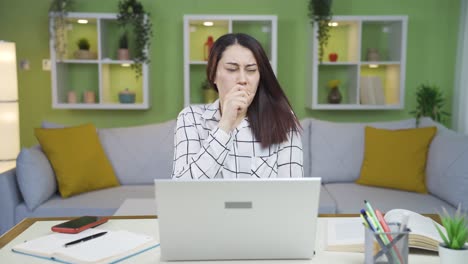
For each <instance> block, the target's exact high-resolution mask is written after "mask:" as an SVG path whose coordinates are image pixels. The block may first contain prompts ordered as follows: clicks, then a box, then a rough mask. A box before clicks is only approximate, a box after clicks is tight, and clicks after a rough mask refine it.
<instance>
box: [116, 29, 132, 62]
mask: <svg viewBox="0 0 468 264" xmlns="http://www.w3.org/2000/svg"><path fill="white" fill-rule="evenodd" d="M117 57H118V59H119V60H128V59H129V58H130V55H129V52H128V34H127V32H126V31H125V32H124V33H122V35H121V36H120V39H119V50H118V54H117Z"/></svg>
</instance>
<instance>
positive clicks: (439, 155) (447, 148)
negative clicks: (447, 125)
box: [426, 133, 468, 210]
mask: <svg viewBox="0 0 468 264" xmlns="http://www.w3.org/2000/svg"><path fill="white" fill-rule="evenodd" d="M467 163H468V137H467V136H463V135H451V134H447V133H446V134H440V135H437V136H436V137H435V138H434V139H433V140H432V143H431V146H430V147H429V155H428V161H427V166H426V185H427V189H428V190H429V192H430V193H432V194H434V195H436V196H437V197H439V198H441V199H443V200H445V201H447V202H449V203H451V204H453V205H457V204H458V203H461V205H462V208H464V209H465V210H468V194H467V191H468V190H467V186H468V165H467Z"/></svg>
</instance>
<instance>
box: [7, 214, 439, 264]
mask: <svg viewBox="0 0 468 264" xmlns="http://www.w3.org/2000/svg"><path fill="white" fill-rule="evenodd" d="M326 219H327V218H319V221H318V226H317V238H316V239H317V246H316V256H315V257H314V258H313V259H311V260H263V261H258V260H252V261H229V262H224V261H197V262H177V263H197V264H220V263H223V264H225V263H226V264H238V263H239V264H252V263H262V264H270V263H271V264H286V263H288V264H306V263H307V264H316V263H324V264H325V263H333V264H340V263H351V264H354V263H355V264H358V263H359V264H362V263H364V254H363V253H348V252H329V251H324V250H323V249H324V245H325V239H324V237H325V232H326V221H327V220H326ZM60 222H63V221H38V222H35V223H34V224H33V225H32V226H31V227H29V228H28V229H26V230H25V231H24V232H22V233H21V234H19V235H18V236H17V237H16V238H15V239H13V240H12V241H11V242H10V243H8V244H7V245H6V246H4V247H3V248H2V249H0V263H8V264H10V263H11V264H15V263H28V264H29V263H30V264H37V263H44V264H51V263H54V262H51V261H49V260H43V259H39V258H35V257H30V256H24V255H21V254H17V253H13V252H11V247H12V245H15V244H18V243H21V242H22V241H25V240H28V239H32V238H36V237H39V236H43V235H46V234H49V233H50V231H49V230H50V227H51V226H52V225H55V224H58V223H60ZM101 228H106V229H111V230H115V229H125V230H129V231H133V232H138V233H145V234H149V235H153V236H155V237H157V236H158V235H157V234H158V225H157V220H156V219H111V220H109V222H108V223H106V224H105V225H102V226H101ZM408 261H409V263H411V264H418V263H421V264H432V263H434V264H435V263H439V257H438V256H436V255H416V254H410V256H409V259H408ZM121 263H138V264H139V263H142V264H145V263H148V264H149V263H152V264H154V263H172V264H174V263H176V262H162V261H160V250H159V248H156V249H151V250H149V251H146V252H144V253H142V254H139V255H136V256H134V257H132V258H129V259H127V260H125V261H122V262H121Z"/></svg>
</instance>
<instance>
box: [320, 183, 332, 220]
mask: <svg viewBox="0 0 468 264" xmlns="http://www.w3.org/2000/svg"><path fill="white" fill-rule="evenodd" d="M318 212H319V214H335V213H336V202H335V199H333V197H332V196H331V195H330V193H329V192H328V190H327V188H325V187H324V186H323V185H322V187H321V188H320V203H319V211H318Z"/></svg>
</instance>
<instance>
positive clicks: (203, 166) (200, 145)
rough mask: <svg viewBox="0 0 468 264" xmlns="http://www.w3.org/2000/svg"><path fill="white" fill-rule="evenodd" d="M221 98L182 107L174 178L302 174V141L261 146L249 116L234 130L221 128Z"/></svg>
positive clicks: (297, 137)
mask: <svg viewBox="0 0 468 264" xmlns="http://www.w3.org/2000/svg"><path fill="white" fill-rule="evenodd" d="M220 118H221V116H220V111H219V100H217V101H215V102H214V103H213V104H209V105H195V106H189V107H186V108H185V109H183V110H182V111H181V112H180V114H179V116H178V117H177V128H176V131H175V136H174V168H173V172H172V178H173V179H213V178H224V179H235V178H274V177H288V178H289V177H303V176H304V170H303V166H302V159H303V156H302V141H301V136H300V134H299V133H297V132H293V131H291V132H290V133H289V136H288V139H287V140H286V141H285V142H283V143H281V144H275V145H271V146H270V147H267V148H262V147H261V145H260V142H259V141H257V140H256V139H255V137H254V135H253V134H252V131H251V129H250V126H249V122H248V119H247V118H244V120H242V122H241V123H240V124H239V126H237V128H235V129H234V130H233V131H232V132H230V133H226V132H224V131H223V130H222V129H220V128H218V123H219V121H220Z"/></svg>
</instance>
